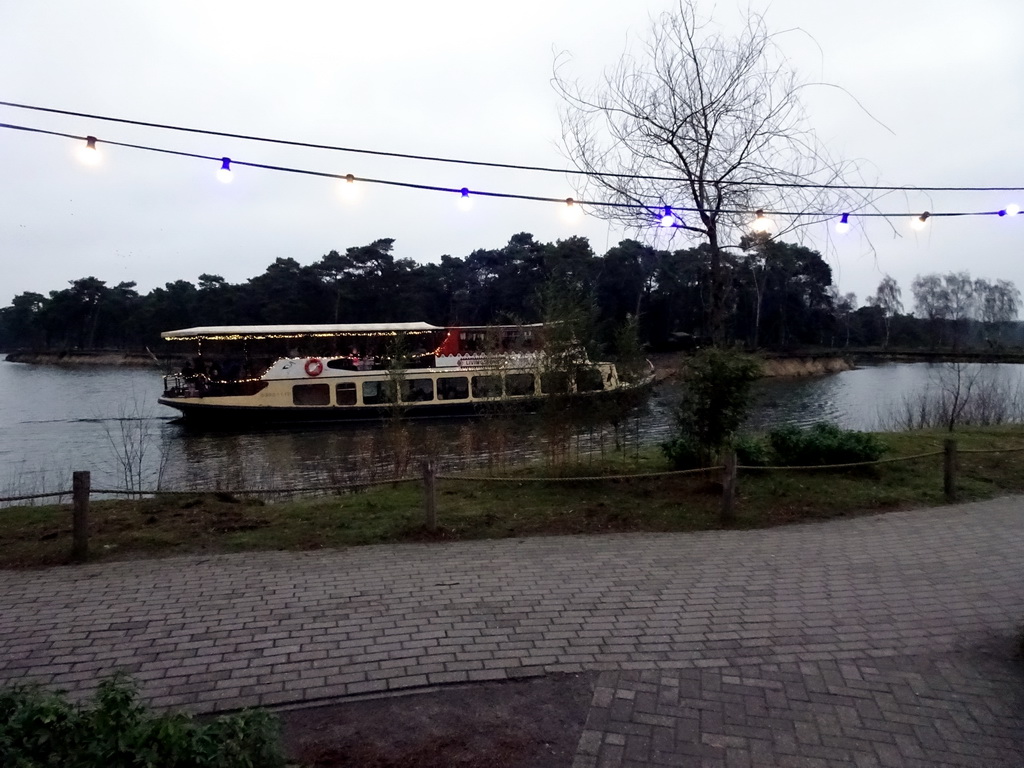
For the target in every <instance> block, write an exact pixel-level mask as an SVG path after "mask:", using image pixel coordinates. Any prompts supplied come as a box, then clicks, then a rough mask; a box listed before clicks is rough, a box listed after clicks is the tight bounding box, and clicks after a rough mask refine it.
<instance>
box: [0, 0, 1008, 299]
mask: <svg viewBox="0 0 1024 768" xmlns="http://www.w3.org/2000/svg"><path fill="white" fill-rule="evenodd" d="M670 5H671V3H670V2H668V0H635V1H634V2H623V0H589V1H586V2H585V1H584V0H543V1H542V0H518V1H517V2H514V3H491V2H481V0H458V1H452V0H435V1H434V2H423V0H418V1H416V2H412V1H409V0H392V2H389V3H369V2H359V3H353V2H344V1H342V0H335V1H334V2H327V1H326V0H321V1H320V2H313V1H309V2H301V1H298V0H297V2H294V3H280V2H275V3H269V2H259V1H254V0H247V2H229V1H228V0H216V1H215V2H211V1H210V0H204V1H203V2H194V1H191V2H182V0H175V2H170V0H153V1H150V2H138V0H134V1H132V0H120V1H116V0H93V1H92V2H81V0H36V2H16V0H4V1H2V2H0V100H2V101H11V102H22V103H28V104H36V105H41V106H46V107H54V108H58V109H66V110H72V111H78V112H88V113H94V114H105V115H113V116H119V117H127V118H132V119H136V120H144V121H151V122H159V123H172V124H178V125H186V126H193V127H199V128H206V129H211V130H218V131H226V132H234V133H245V134H256V135H265V136H273V137H279V138H284V139H291V140H298V141H305V142H312V143H324V144H334V145H343V146H349V147H364V148H369V149H379V150H385V151H394V152H406V153H415V154H428V155H442V156H457V157H468V158H473V159H482V160H490V161H497V162H506V163H521V164H530V165H553V166H558V167H564V166H565V160H564V158H563V156H562V154H561V153H560V151H559V139H560V135H561V130H560V123H559V118H558V104H559V99H558V96H557V94H556V93H555V92H554V90H553V89H552V87H551V84H550V81H551V72H552V64H553V60H554V57H555V55H556V53H558V52H561V51H565V52H568V54H570V55H571V61H570V62H569V65H568V71H569V72H570V73H572V74H573V75H574V76H577V77H578V78H580V79H581V80H583V81H585V82H592V81H594V80H596V79H597V78H599V77H600V74H601V71H602V69H603V68H604V67H609V66H612V65H614V64H615V62H616V61H617V60H618V59H619V57H620V55H621V53H622V51H623V50H624V48H625V47H626V46H627V44H628V42H629V40H630V39H636V38H640V37H642V36H644V35H645V34H646V32H647V30H648V29H649V26H650V19H651V17H652V16H653V15H655V14H657V13H658V12H660V11H662V10H664V9H666V8H667V7H669V6H670ZM751 5H752V7H753V8H755V9H757V10H761V11H763V12H764V13H765V14H766V18H767V23H768V26H769V27H770V28H771V29H774V30H785V29H795V28H799V30H800V31H793V32H788V33H786V34H785V35H783V36H781V37H780V39H779V43H780V45H781V47H782V48H783V49H784V50H785V52H786V54H787V56H788V57H789V59H790V61H791V63H792V64H793V66H794V67H795V68H796V69H798V70H799V71H800V72H801V73H802V74H803V75H804V76H805V77H806V78H807V79H808V80H811V81H825V82H829V83H834V84H837V85H840V86H842V87H843V88H845V89H846V90H847V91H849V92H850V93H851V94H853V95H854V96H855V97H856V98H857V100H859V102H860V103H861V104H862V105H863V108H864V109H863V110H862V109H861V108H860V107H858V106H857V104H856V103H855V102H854V101H853V100H852V99H851V98H849V97H847V96H845V95H843V94H842V93H841V92H840V91H838V90H835V89H829V88H813V89H810V90H809V91H808V92H807V96H808V97H807V99H806V102H807V106H808V108H809V112H810V115H811V120H812V125H813V126H814V127H815V128H816V129H817V131H818V134H819V137H820V138H821V139H822V140H824V141H825V142H826V144H827V145H828V146H829V148H830V150H831V151H832V152H833V154H837V155H841V156H844V157H847V158H861V159H863V160H864V161H866V167H867V174H868V176H869V177H871V178H876V179H877V180H878V181H879V182H880V183H883V184H892V185H904V184H909V185H918V186H939V185H942V186H947V185H948V186H956V185H964V186H1024V150H1022V149H1021V135H1022V131H1021V126H1022V122H1024V86H1022V83H1024V44H1022V42H1021V40H1022V34H1021V33H1022V32H1024V3H1021V2H1019V0H975V1H974V2H973V3H971V4H970V5H968V4H965V3H963V2H962V0H960V1H958V2H953V1H952V0H936V1H933V2H927V3H925V2H917V0H914V1H912V2H911V1H908V0H885V1H882V0H861V1H860V2H856V3H850V4H838V3H829V2H811V0H775V2H771V3H769V2H767V1H766V0H752V3H751ZM705 7H706V8H708V9H710V8H711V7H712V4H711V3H708V4H707V5H706V6H705ZM736 8H737V6H736V5H735V4H732V3H727V2H726V3H719V4H718V9H717V11H716V16H720V17H721V18H722V19H723V20H726V21H729V20H735V19H736V18H737V17H738V14H737V11H736ZM864 110H867V111H868V112H870V114H871V115H872V116H873V117H874V118H877V120H878V121H880V122H881V123H884V125H885V127H882V126H881V125H879V123H878V122H876V121H875V120H873V119H872V118H871V117H869V116H868V115H867V114H866V113H865V111H864ZM0 122H4V123H14V124H20V125H27V126H32V127H37V128H43V129H48V130H56V131H62V132H67V133H72V134H83V135H84V134H93V135H95V136H97V137H99V138H100V139H101V140H102V139H108V140H114V141H126V142H136V143H143V144H150V145H155V146H159V147H166V148H170V149H177V150H183V151H189V152H197V153H201V154H206V155H213V156H225V155H226V156H230V157H232V158H234V159H236V160H243V161H251V162H260V163H269V164H279V165H286V166H295V167H300V168H310V169H315V170H322V171H327V172H333V173H341V174H344V173H353V174H355V175H357V176H366V177H378V178H390V179H397V180H403V181H410V182H416V183H423V184H434V185H442V186H452V187H456V188H461V187H463V186H465V187H469V188H471V189H485V190H497V191H507V192H516V193H523V194H534V195H550V196H553V197H559V198H564V197H567V196H569V195H572V194H573V191H572V188H571V185H570V183H569V181H568V179H567V178H565V177H563V176H560V175H539V174H531V173H521V172H508V171H495V170H483V169H476V168H469V167H453V166H445V165H438V164H431V163H425V162H414V161H405V160H403V161H398V160H387V159H382V158H373V157H368V156H363V155H351V154H342V153H331V152H322V151H312V150H299V149H284V148H277V147H272V146H267V145H262V144H252V143H247V142H240V141H232V140H226V139H217V138H212V137H203V136H190V135H185V134H177V133H169V132H166V131H157V130H152V129H141V128H131V127H129V126H122V125H117V124H111V123H101V122H94V121H89V120H83V119H78V118H65V117H58V116H51V115H44V114H39V113H32V112H26V111H23V110H18V109H12V108H7V107H0ZM77 149H78V147H77V146H76V145H75V143H74V142H72V141H69V140H66V139H61V138H54V137H48V136H39V135H30V134H25V133H21V132H15V131H11V130H0V211H2V214H0V306H2V305H5V304H7V303H8V302H9V301H10V300H11V298H12V297H13V296H14V295H15V294H17V293H21V292H23V291H38V292H42V293H46V292H48V291H50V290H54V289H59V288H63V287H65V286H66V285H67V283H68V281H69V280H73V279H75V278H79V277H84V276H87V275H95V276H96V277H99V278H100V279H103V280H106V281H108V284H110V285H113V284H116V283H118V282H120V281H123V280H135V281H137V282H138V285H139V290H140V291H142V292H146V291H148V290H150V289H151V288H153V287H155V286H159V285H162V284H164V283H166V282H168V281H173V280H177V279H186V280H191V281H195V280H196V278H197V277H198V276H199V275H200V274H201V273H204V272H209V273H214V274H219V275H222V276H223V277H225V278H226V279H228V280H229V281H232V282H238V281H242V280H245V279H247V278H249V277H252V276H254V275H256V274H259V273H261V272H262V271H263V270H264V269H265V268H266V267H267V265H268V264H270V263H272V262H273V260H274V259H276V258H278V257H292V258H294V259H296V260H297V261H299V262H300V263H303V264H309V263H311V262H314V261H316V260H317V259H319V258H320V257H321V256H322V255H323V254H325V253H327V252H328V251H330V250H332V249H336V250H343V249H345V248H347V247H351V246H357V245H363V244H366V243H368V242H370V241H372V240H375V239H378V238H382V237H392V238H395V240H396V249H395V250H396V255H397V256H398V257H400V258H413V259H415V260H417V261H421V262H426V261H437V260H438V259H439V258H440V256H441V255H442V254H451V255H453V256H460V257H462V256H466V255H468V254H469V253H470V252H471V251H472V250H474V249H476V248H497V247H500V246H502V245H504V244H505V243H506V242H507V241H508V239H509V237H510V236H511V235H513V234H515V233H517V232H523V231H526V232H532V233H533V234H534V235H535V236H536V237H537V238H538V239H540V240H543V241H553V240H556V239H559V238H565V237H569V236H571V235H573V234H580V235H585V236H587V237H589V238H590V240H591V243H592V245H593V247H594V249H595V251H596V252H598V253H599V254H600V253H603V252H604V251H605V250H606V249H607V248H608V247H610V246H612V245H614V244H615V243H616V242H618V240H619V239H621V238H622V237H623V236H625V234H624V233H623V232H619V231H616V230H615V229H613V228H609V226H608V225H607V224H606V223H604V222H602V221H599V220H595V219H584V220H583V221H582V222H580V223H576V224H571V223H568V222H566V221H565V220H564V218H563V216H562V215H561V213H562V211H561V210H560V208H559V207H558V206H552V205H549V204H543V203H531V202H508V201H496V200H477V201H475V204H474V206H473V208H472V210H470V211H468V212H466V211H461V210H459V208H458V206H457V205H456V200H455V199H454V198H453V197H451V196H448V195H442V194H438V193H429V192H416V191H411V190H402V189H395V188H386V187H379V186H372V187H371V186H368V185H361V186H364V187H366V188H365V189H363V190H361V196H360V199H359V200H358V201H357V202H355V203H351V202H345V201H344V200H342V199H341V198H340V196H339V195H338V193H337V188H336V187H337V183H336V182H334V181H331V180H328V179H319V178H310V177H302V176H292V175H287V174H280V173H273V172H269V171H261V170H256V169H236V172H235V178H234V181H233V182H232V183H231V184H221V183H219V182H218V181H216V179H215V173H214V172H215V170H216V168H217V166H216V165H215V164H212V163H210V162H208V161H203V160H191V159H184V158H176V157H169V156H163V155H158V154H153V153H148V152H140V151H137V150H131V149H119V148H113V147H107V148H104V149H103V160H102V164H101V165H99V166H98V167H95V168H88V167H85V166H83V165H82V164H80V163H79V162H78V161H77V160H76V157H75V155H76V151H77ZM1015 200H1016V202H1017V203H1019V204H1022V205H1024V194H1019V193H1018V194H1016V195H1008V194H1001V193H983V194H963V193H957V194H952V193H944V194H931V195H925V194H920V193H915V194H911V195H899V196H892V197H890V198H888V199H887V200H886V201H885V203H884V205H882V207H883V208H885V209H887V210H889V209H895V210H907V211H914V212H920V211H923V210H931V211H936V210H945V211H951V210H958V211H959V210H993V209H1000V208H1005V206H1006V205H1007V203H1011V202H1014V201H1015ZM896 229H897V230H898V232H899V233H900V234H901V235H902V237H896V236H894V234H893V233H892V231H890V230H887V229H886V228H885V227H884V226H883V225H882V224H878V225H872V226H871V227H870V229H869V231H868V232H867V236H865V235H864V234H863V233H861V234H858V233H856V232H854V233H851V234H849V235H847V236H845V237H843V238H841V239H836V238H827V237H826V232H827V230H826V228H824V227H822V228H820V229H818V230H816V231H812V232H809V233H808V240H807V244H809V245H811V246H813V247H817V248H819V249H820V250H822V252H823V253H825V254H826V257H827V259H828V261H829V263H830V264H831V266H832V268H833V272H834V275H835V279H836V282H837V283H838V284H839V286H840V288H841V290H842V291H843V292H849V291H853V292H855V293H856V294H857V295H858V298H859V300H860V301H861V302H863V299H864V297H865V296H867V295H869V294H871V293H873V291H874V289H875V287H876V286H877V284H878V282H879V280H880V279H881V278H882V276H883V275H884V274H886V273H888V274H891V275H892V276H893V277H895V278H896V279H897V280H898V281H899V283H900V285H901V286H902V287H903V290H904V302H905V304H906V305H907V308H908V309H910V308H911V307H910V305H911V304H912V302H911V299H910V282H911V280H912V279H913V277H914V276H915V275H916V274H918V273H925V272H947V271H950V270H969V271H970V272H971V273H972V275H973V276H975V277H985V278H989V279H996V278H1006V279H1011V280H1014V281H1015V282H1016V283H1017V285H1018V287H1020V288H1022V289H1024V258H1022V256H1024V248H1022V244H1024V215H1021V216H1018V217H1015V219H1014V220H1009V219H1006V218H1003V219H1000V218H995V217H992V218H980V219H973V218H961V219H947V220H936V221H933V222H932V223H931V224H930V225H929V226H928V228H927V229H926V231H925V232H924V233H923V234H916V233H912V232H911V231H910V230H909V228H908V227H907V226H906V223H905V222H904V221H898V222H896ZM659 236H660V237H663V235H659V234H658V232H657V231H655V230H652V231H651V232H649V233H646V234H645V235H642V236H641V237H642V238H643V237H647V238H649V239H650V238H658V237H659ZM649 241H650V242H652V243H653V244H656V245H663V243H662V242H661V241H658V240H649ZM830 241H831V242H830ZM678 245H680V246H681V245H683V243H678Z"/></svg>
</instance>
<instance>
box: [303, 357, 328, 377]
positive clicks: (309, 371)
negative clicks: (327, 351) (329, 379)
mask: <svg viewBox="0 0 1024 768" xmlns="http://www.w3.org/2000/svg"><path fill="white" fill-rule="evenodd" d="M323 372H324V364H323V363H322V362H321V361H320V358H319V357H311V358H309V360H307V361H306V375H307V376H319V375H320V374H321V373H323Z"/></svg>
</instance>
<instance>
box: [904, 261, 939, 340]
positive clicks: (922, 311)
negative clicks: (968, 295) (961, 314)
mask: <svg viewBox="0 0 1024 768" xmlns="http://www.w3.org/2000/svg"><path fill="white" fill-rule="evenodd" d="M910 290H911V291H912V292H913V294H914V312H915V314H916V315H917V316H918V317H920V318H924V319H926V320H927V321H928V325H929V326H931V332H932V346H938V345H939V344H941V342H942V322H943V321H944V320H946V319H948V318H949V293H947V291H946V287H945V286H944V285H943V284H942V278H941V277H939V276H938V275H923V276H922V275H918V276H917V277H915V278H914V282H912V283H911V284H910Z"/></svg>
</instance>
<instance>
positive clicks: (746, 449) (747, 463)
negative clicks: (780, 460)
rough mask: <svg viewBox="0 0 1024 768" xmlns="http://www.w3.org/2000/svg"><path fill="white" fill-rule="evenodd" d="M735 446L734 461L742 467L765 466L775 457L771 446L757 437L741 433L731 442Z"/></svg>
mask: <svg viewBox="0 0 1024 768" xmlns="http://www.w3.org/2000/svg"><path fill="white" fill-rule="evenodd" d="M733 445H734V447H735V448H736V463H737V464H739V465H740V466H744V467H766V466H769V465H770V464H771V463H772V462H773V461H774V459H775V457H774V455H773V454H772V449H771V446H770V445H768V443H767V442H766V441H765V440H764V439H762V438H758V437H753V436H750V435H742V436H740V437H738V438H736V441H735V442H734V443H733Z"/></svg>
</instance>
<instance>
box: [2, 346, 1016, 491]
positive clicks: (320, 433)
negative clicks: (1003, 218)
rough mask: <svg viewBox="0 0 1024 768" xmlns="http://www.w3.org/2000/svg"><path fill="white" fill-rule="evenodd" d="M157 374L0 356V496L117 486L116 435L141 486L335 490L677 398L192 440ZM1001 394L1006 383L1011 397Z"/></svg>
mask: <svg viewBox="0 0 1024 768" xmlns="http://www.w3.org/2000/svg"><path fill="white" fill-rule="evenodd" d="M943 370H945V368H944V367H943V366H941V365H932V364H926V363H911V364H907V363H901V364H886V365H878V366H869V367H863V368H858V369H857V370H854V371H845V372H842V373H837V374H832V375H828V376H822V377H816V378H808V379H787V380H778V379H776V380H766V381H762V382H759V383H758V384H757V387H756V393H757V404H756V406H755V408H754V411H753V415H752V416H751V419H750V421H749V422H748V424H747V426H746V428H747V429H749V430H763V429H767V428H770V427H773V426H776V425H779V424H785V423H793V424H799V425H809V424H812V423H814V422H816V421H822V420H829V421H834V422H836V423H838V424H840V425H842V426H844V427H847V428H853V429H877V428H879V426H880V424H881V423H882V422H883V420H884V416H885V414H886V413H888V412H890V411H892V409H893V408H894V407H898V406H899V405H900V403H901V402H902V401H903V400H904V399H906V398H908V397H913V396H915V394H916V393H920V392H922V391H927V390H928V389H929V388H935V387H936V386H938V382H939V379H940V376H941V374H942V371H943ZM965 370H975V371H978V372H983V373H984V375H985V377H987V379H990V380H994V381H1000V382H1004V383H1005V385H1006V387H1008V388H1010V389H1013V390H1014V391H1017V390H1019V389H1020V388H1021V386H1022V384H1024V366H1021V365H984V366H974V367H973V368H971V367H968V368H966V369H965ZM159 389H160V376H159V374H157V373H156V372H155V371H151V370H144V369H123V368H85V367H83V368H58V367H50V366H30V365H21V364H16V363H7V362H0V496H4V495H14V493H33V492H41V491H48V490H54V489H57V488H61V487H70V476H71V471H72V470H75V469H88V470H90V471H92V472H93V485H94V487H122V486H123V483H124V478H123V468H122V467H121V466H120V464H119V461H118V442H119V441H120V434H121V433H120V430H121V429H122V427H125V426H126V425H127V428H129V430H130V429H136V430H137V432H136V433H137V434H144V435H145V436H146V440H148V441H149V445H148V451H147V453H146V458H145V462H146V466H145V467H144V472H143V475H144V477H145V482H144V483H143V484H144V485H145V486H146V487H153V486H155V485H156V484H157V482H160V483H161V484H162V485H163V486H164V487H171V488H183V489H189V488H197V489H198V488H222V489H229V488H241V487H262V488H267V487H276V486H287V487H298V486H316V485H337V484H344V483H349V482H360V481H365V480H372V479H379V478H383V477H385V476H393V475H394V474H395V473H397V474H406V473H409V474H412V473H415V472H417V471H418V461H419V459H420V458H421V457H423V456H427V455H438V456H440V457H441V468H442V470H446V471H450V470H456V469H462V468H466V467H488V466H495V465H509V464H515V463H519V462H522V461H525V460H529V459H543V458H544V457H548V456H551V455H553V454H562V455H565V454H568V455H571V456H576V457H582V458H583V460H584V461H585V460H586V459H587V457H600V456H602V455H608V454H610V453H612V452H614V451H616V450H625V451H627V452H628V451H633V450H636V448H637V447H638V446H640V445H656V444H658V443H660V442H662V441H664V440H665V439H666V438H667V437H668V436H669V435H670V433H671V432H672V429H673V418H672V413H673V410H674V408H675V406H676V404H677V403H678V399H679V391H678V388H677V387H675V386H673V385H662V386H660V387H659V388H658V389H656V390H655V392H654V393H653V395H652V396H651V397H650V399H649V400H648V401H647V402H646V403H644V404H643V405H642V406H641V407H639V408H638V409H636V411H635V412H634V413H633V414H632V415H631V416H630V417H629V418H628V419H625V420H624V421H623V422H622V423H621V424H619V425H618V426H617V427H613V426H611V425H609V424H607V423H606V422H605V421H604V420H603V419H602V418H601V416H600V414H593V415H594V418H593V419H592V420H590V421H589V422H586V421H585V422H584V423H581V424H578V425H577V426H576V427H575V428H574V429H573V430H570V431H568V432H562V433H552V431H551V430H550V429H549V428H548V427H547V426H546V423H545V422H544V420H543V419H540V418H538V417H537V416H531V415H521V416H517V417H515V418H512V419H505V420H495V419H490V420H489V419H483V420H479V419H463V420H454V421H416V422H406V423H405V424H404V425H403V427H402V429H401V430H399V431H398V432H397V433H396V432H395V431H394V430H389V428H388V427H387V426H386V424H383V423H380V422H376V423H361V424H351V425H347V424H332V425H326V426H318V425H304V426H301V427H294V428H278V429H268V430H262V431H258V432H237V431H236V432H201V431H195V430H191V429H186V428H185V427H184V426H183V425H181V424H180V423H178V422H176V421H174V420H173V419H174V416H175V412H174V411H172V410H170V409H166V408H163V407H162V406H159V405H157V404H156V397H157V395H158V394H159ZM1007 391H1009V389H1008V390H1007Z"/></svg>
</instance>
